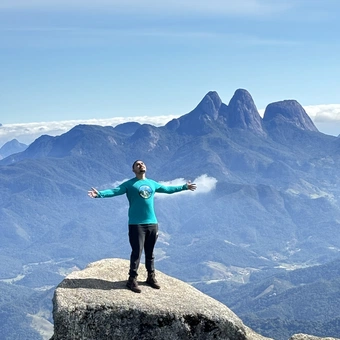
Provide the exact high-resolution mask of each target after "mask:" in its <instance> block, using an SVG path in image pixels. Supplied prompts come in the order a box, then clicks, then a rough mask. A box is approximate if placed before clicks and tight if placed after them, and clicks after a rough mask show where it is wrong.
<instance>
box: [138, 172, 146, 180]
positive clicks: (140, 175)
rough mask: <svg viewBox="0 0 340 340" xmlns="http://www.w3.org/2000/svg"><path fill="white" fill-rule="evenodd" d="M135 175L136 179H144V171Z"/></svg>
mask: <svg viewBox="0 0 340 340" xmlns="http://www.w3.org/2000/svg"><path fill="white" fill-rule="evenodd" d="M136 177H137V178H138V179H145V173H141V174H137V175H136Z"/></svg>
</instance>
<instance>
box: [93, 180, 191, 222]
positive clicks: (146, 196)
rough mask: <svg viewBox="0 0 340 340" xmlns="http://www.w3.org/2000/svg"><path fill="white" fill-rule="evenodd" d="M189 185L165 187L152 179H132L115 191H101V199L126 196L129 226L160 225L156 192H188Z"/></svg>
mask: <svg viewBox="0 0 340 340" xmlns="http://www.w3.org/2000/svg"><path fill="white" fill-rule="evenodd" d="M187 189H188V186H187V184H183V185H177V186H165V185H162V184H160V183H158V182H156V181H154V180H152V179H148V178H145V179H138V178H137V177H135V178H132V179H130V180H128V181H126V182H124V183H122V184H120V185H119V186H117V187H116V188H114V189H107V190H101V191H99V196H98V197H99V198H105V197H114V196H119V195H124V194H126V196H127V199H128V201H129V214H128V215H129V224H151V223H158V222H157V218H156V215H155V209H154V196H155V193H156V192H159V193H164V194H173V193H175V192H179V191H182V190H187Z"/></svg>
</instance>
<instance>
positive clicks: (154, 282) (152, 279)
mask: <svg viewBox="0 0 340 340" xmlns="http://www.w3.org/2000/svg"><path fill="white" fill-rule="evenodd" d="M146 283H147V284H149V285H150V286H151V287H152V288H155V289H159V288H161V286H160V285H159V284H158V282H157V280H156V277H155V273H154V272H152V273H149V274H148V278H147V279H146Z"/></svg>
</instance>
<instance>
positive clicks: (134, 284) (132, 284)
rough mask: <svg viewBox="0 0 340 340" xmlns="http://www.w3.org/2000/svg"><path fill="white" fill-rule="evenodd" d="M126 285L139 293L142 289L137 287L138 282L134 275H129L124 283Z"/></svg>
mask: <svg viewBox="0 0 340 340" xmlns="http://www.w3.org/2000/svg"><path fill="white" fill-rule="evenodd" d="M126 287H128V288H129V289H131V290H132V291H133V292H135V293H140V292H141V291H142V290H141V289H140V288H139V287H138V282H137V279H136V278H135V277H131V276H130V277H129V280H128V282H127V284H126Z"/></svg>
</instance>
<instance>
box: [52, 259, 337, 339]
mask: <svg viewBox="0 0 340 340" xmlns="http://www.w3.org/2000/svg"><path fill="white" fill-rule="evenodd" d="M128 269H129V261H127V260H123V259H104V260H101V261H97V262H94V263H91V264H90V265H88V266H87V267H86V268H85V269H84V270H81V271H75V272H73V273H71V274H70V275H68V276H67V277H66V278H65V279H64V280H63V281H62V282H61V283H60V284H59V286H58V287H57V288H56V290H55V293H54V297H53V318H54V335H53V336H52V338H51V340H70V339H72V340H77V339H82V340H90V339H91V340H94V339H95V340H104V339H105V340H109V339H119V340H149V339H153V340H189V339H196V340H209V339H224V340H266V339H267V340H270V339H269V338H266V337H263V336H261V335H259V334H257V333H256V332H254V331H253V330H251V329H250V328H248V327H247V326H245V325H244V324H243V322H242V320H241V319H240V318H239V317H238V316H237V315H236V314H235V313H233V312H232V311H231V310H230V309H229V308H228V307H226V306H225V305H223V304H222V303H220V302H218V301H217V300H215V299H213V298H211V297H209V296H207V295H205V294H203V293H202V292H200V291H198V290H197V289H196V288H194V287H192V286H190V285H189V284H187V283H184V282H182V281H180V280H177V279H175V278H173V277H171V276H168V275H165V274H163V273H162V272H157V280H158V281H159V283H160V285H161V289H160V290H155V289H153V288H151V287H149V286H148V285H147V284H146V283H144V281H145V280H146V275H145V272H144V266H143V265H142V266H141V268H140V275H139V276H138V282H139V284H140V287H141V289H142V293H141V294H136V293H133V292H132V291H130V290H128V289H127V288H126V280H127V273H128ZM292 339H294V340H298V339H310V338H309V337H308V336H306V337H305V335H302V334H300V335H297V337H295V338H294V337H292ZM312 339H313V340H314V339H320V338H315V337H312ZM327 339H331V338H327Z"/></svg>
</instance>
